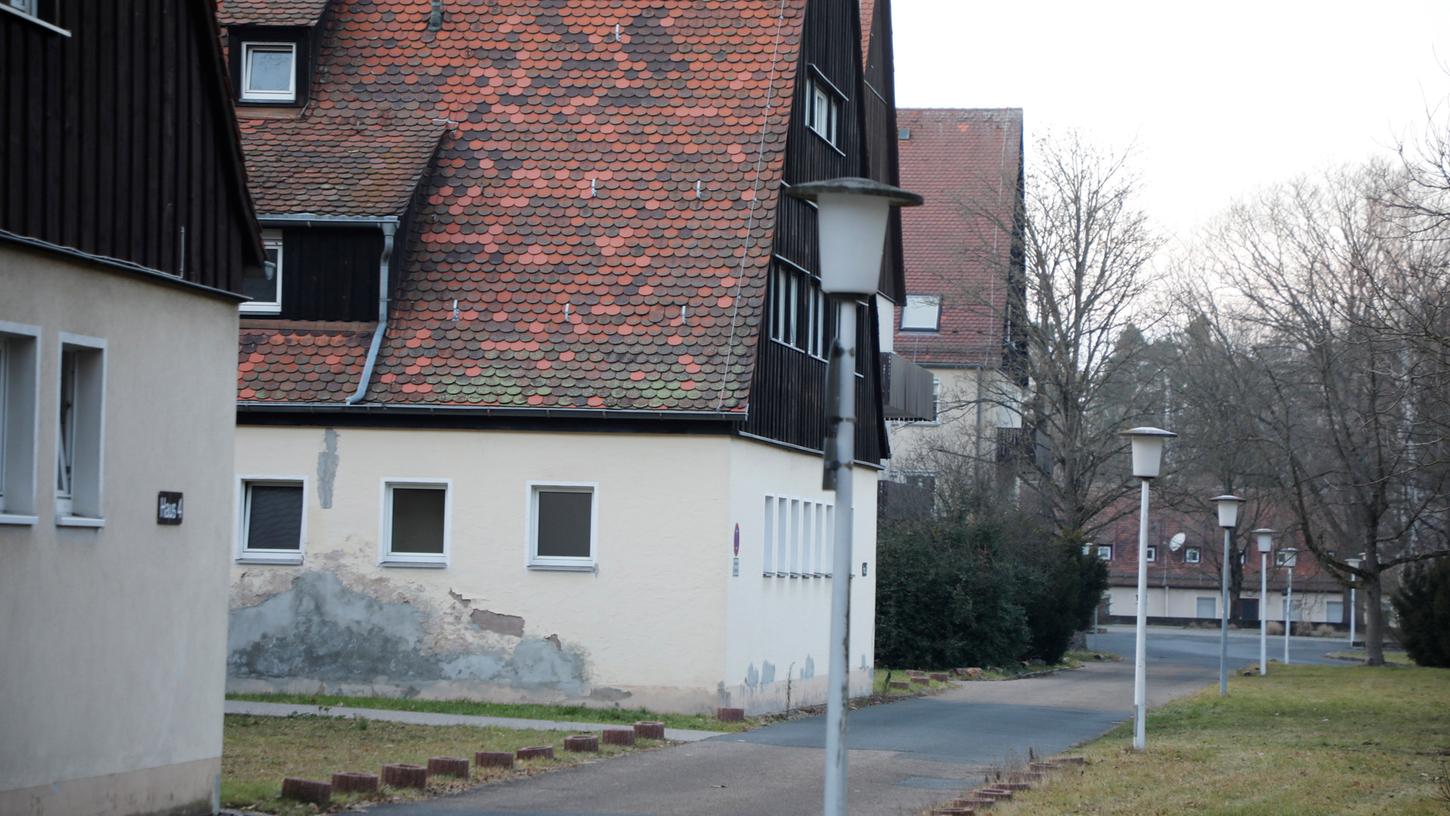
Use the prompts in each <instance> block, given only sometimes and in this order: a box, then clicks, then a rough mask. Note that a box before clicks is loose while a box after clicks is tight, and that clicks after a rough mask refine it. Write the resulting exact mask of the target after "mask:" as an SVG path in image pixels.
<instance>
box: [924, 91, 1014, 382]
mask: <svg viewBox="0 0 1450 816" xmlns="http://www.w3.org/2000/svg"><path fill="white" fill-rule="evenodd" d="M896 121H897V127H898V128H900V129H901V130H903V131H905V132H906V133H908V134H909V136H908V137H907V138H904V139H901V140H900V143H899V147H900V150H901V186H902V187H904V188H906V189H908V190H911V191H913V192H917V193H921V194H922V195H923V196H924V197H925V198H926V204H925V205H923V206H921V207H914V208H912V209H909V210H905V211H904V212H903V213H902V216H901V230H902V239H903V243H904V246H905V256H906V292H907V296H908V297H910V296H911V295H939V296H941V322H940V327H939V330H938V331H935V332H921V331H900V330H899V328H898V330H897V332H896V337H895V346H896V353H898V354H901V355H904V356H906V357H907V358H909V359H911V360H914V361H916V362H918V363H922V364H925V365H930V364H932V363H941V364H948V365H952V364H955V365H988V366H996V365H1000V364H1001V361H1002V326H1003V320H1002V311H1003V308H1004V307H1005V305H1006V295H1007V270H1008V268H1009V261H1010V258H1011V240H1010V233H1006V232H1003V231H1002V230H1001V229H1000V228H999V225H1003V224H1011V223H1012V218H1013V208H1014V205H1015V203H1016V196H1017V181H1018V173H1019V166H1020V165H1019V162H1020V160H1021V148H1022V110H1021V109H1020V108H1004V109H945V108H943V109H909V108H902V109H900V110H898V111H897V113H896ZM897 317H898V326H899V325H900V323H899V318H900V313H899V312H898V315H897Z"/></svg>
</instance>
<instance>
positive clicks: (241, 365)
mask: <svg viewBox="0 0 1450 816" xmlns="http://www.w3.org/2000/svg"><path fill="white" fill-rule="evenodd" d="M372 336H373V324H371V323H303V322H299V321H286V322H284V321H250V320H249V321H247V322H246V323H244V324H243V325H242V336H241V346H240V348H239V349H238V352H237V399H238V400H239V401H241V402H342V401H343V400H344V399H346V398H348V397H349V396H351V395H352V393H353V391H355V390H356V389H357V381H358V377H359V376H360V375H361V374H362V368H363V359H364V358H365V357H366V356H367V351H368V343H369V342H370V341H371V340H372Z"/></svg>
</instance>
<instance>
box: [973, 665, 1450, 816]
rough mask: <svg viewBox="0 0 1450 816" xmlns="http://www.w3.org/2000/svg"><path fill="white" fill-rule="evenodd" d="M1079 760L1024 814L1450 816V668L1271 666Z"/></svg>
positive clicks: (1164, 713)
mask: <svg viewBox="0 0 1450 816" xmlns="http://www.w3.org/2000/svg"><path fill="white" fill-rule="evenodd" d="M1147 733H1148V750H1147V751H1146V752H1145V753H1142V754H1138V753H1134V752H1133V751H1132V750H1131V749H1130V742H1131V739H1132V724H1131V723H1125V724H1124V725H1122V726H1120V727H1118V728H1117V729H1115V730H1113V731H1112V732H1110V733H1109V734H1107V735H1106V736H1104V737H1102V738H1101V739H1098V740H1095V741H1093V742H1091V743H1089V744H1088V745H1086V746H1085V747H1084V748H1083V749H1082V750H1081V751H1077V752H1075V753H1082V754H1083V755H1085V756H1086V757H1087V758H1088V760H1089V763H1090V764H1089V765H1088V766H1087V768H1086V769H1085V770H1084V771H1082V772H1081V773H1080V774H1078V773H1076V772H1068V773H1064V774H1062V775H1061V776H1059V777H1058V778H1056V779H1054V780H1053V781H1052V782H1050V783H1049V784H1047V785H1046V786H1044V787H1043V788H1041V789H1039V790H1035V791H1031V792H1028V793H1024V794H1021V795H1019V796H1018V798H1017V800H1016V801H1014V802H1013V803H1012V804H1010V805H1007V806H1005V807H1000V808H995V809H994V811H993V812H994V813H995V814H997V816H1023V815H1024V814H1067V813H1072V814H1089V813H1090V814H1134V816H1140V815H1141V814H1178V813H1195V814H1235V816H1295V815H1297V814H1304V816H1311V814H1312V815H1317V814H1383V813H1394V814H1406V815H1407V816H1415V814H1426V816H1428V814H1442V815H1443V814H1447V813H1450V783H1447V782H1445V781H1444V780H1445V778H1446V777H1447V776H1450V671H1447V670H1444V669H1420V668H1395V667H1378V668H1369V667H1365V666H1345V667H1337V666H1275V667H1272V668H1271V669H1270V673H1269V675H1268V676H1267V677H1258V676H1251V677H1234V678H1233V679H1232V682H1231V684H1230V688H1229V698H1228V699H1227V700H1226V701H1225V700H1221V699H1220V698H1219V696H1218V688H1217V686H1214V687H1212V688H1210V689H1206V690H1205V691H1203V692H1201V693H1199V694H1198V695H1195V696H1194V697H1192V698H1189V699H1186V700H1181V701H1178V702H1175V703H1172V704H1169V705H1167V706H1164V707H1162V708H1159V709H1153V710H1152V711H1150V712H1149V714H1148V732H1147Z"/></svg>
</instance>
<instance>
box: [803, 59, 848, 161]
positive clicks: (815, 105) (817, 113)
mask: <svg viewBox="0 0 1450 816" xmlns="http://www.w3.org/2000/svg"><path fill="white" fill-rule="evenodd" d="M822 102H825V103H826V113H825V121H824V122H823V121H821V118H822V117H821V103H822ZM845 102H846V100H844V99H842V98H841V95H840V94H838V93H836V89H835V88H832V87H831V86H830V84H829V83H827V82H825V81H823V80H822V78H821V77H819V76H817V75H816V74H815V72H814V71H812V72H811V73H809V74H807V76H806V109H805V115H806V116H805V118H806V127H807V128H809V129H810V131H811V132H812V133H814V134H816V135H817V136H820V137H821V138H822V139H824V140H825V142H826V144H828V145H830V146H831V147H834V148H836V149H837V150H839V149H840V133H841V110H842V109H843V108H844V107H845Z"/></svg>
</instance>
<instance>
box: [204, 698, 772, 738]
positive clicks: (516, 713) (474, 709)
mask: <svg viewBox="0 0 1450 816" xmlns="http://www.w3.org/2000/svg"><path fill="white" fill-rule="evenodd" d="M227 699H228V700H253V701H256V702H262V703H292V704H293V705H315V706H332V707H347V708H380V709H386V710H389V711H428V712H433V713H436V714H468V715H472V716H478V717H520V718H523V719H529V720H564V721H568V722H581V723H598V724H600V725H633V724H635V723H636V722H638V721H640V720H656V721H659V722H663V723H664V724H665V727H666V728H691V729H696V730H700V731H744V730H747V729H749V728H753V727H755V726H756V725H758V724H759V722H758V721H757V720H753V719H751V718H748V717H747V718H746V721H745V722H743V723H738V722H735V723H727V722H720V721H719V720H717V719H715V718H714V717H713V716H710V715H708V714H661V713H658V712H654V711H646V710H645V709H642V708H592V707H589V706H579V705H535V704H532V703H481V702H476V701H473V700H420V699H416V698H413V699H402V698H398V697H342V696H339V695H336V694H228V695H227Z"/></svg>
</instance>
